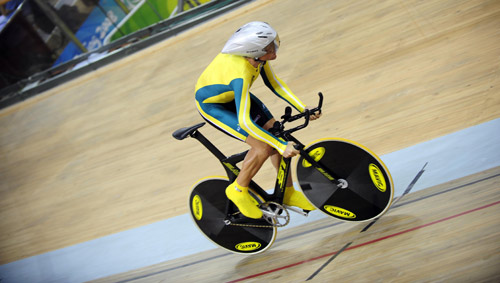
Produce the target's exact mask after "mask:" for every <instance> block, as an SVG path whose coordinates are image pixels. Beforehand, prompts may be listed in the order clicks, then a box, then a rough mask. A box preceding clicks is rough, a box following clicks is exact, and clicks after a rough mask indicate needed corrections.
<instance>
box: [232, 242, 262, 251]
mask: <svg viewBox="0 0 500 283" xmlns="http://www.w3.org/2000/svg"><path fill="white" fill-rule="evenodd" d="M261 246H262V245H261V244H260V243H257V242H244V243H239V244H237V245H236V247H235V248H236V249H237V250H239V251H242V252H248V251H254V250H256V249H258V248H260V247H261Z"/></svg>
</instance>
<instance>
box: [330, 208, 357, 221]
mask: <svg viewBox="0 0 500 283" xmlns="http://www.w3.org/2000/svg"><path fill="white" fill-rule="evenodd" d="M324 209H325V210H326V211H327V212H328V213H330V214H333V215H335V216H338V217H342V218H348V219H354V218H356V214H354V213H352V212H350V211H349V210H347V209H343V208H340V207H338V206H333V205H325V206H324Z"/></svg>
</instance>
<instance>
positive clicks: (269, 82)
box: [261, 62, 306, 112]
mask: <svg viewBox="0 0 500 283" xmlns="http://www.w3.org/2000/svg"><path fill="white" fill-rule="evenodd" d="M261 76H262V78H263V79H264V83H265V84H266V86H267V87H268V88H269V89H270V90H272V91H273V92H274V94H276V95H277V96H278V97H280V98H282V99H283V100H285V101H286V102H288V103H289V104H290V105H291V106H293V107H294V108H295V109H297V110H298V111H299V112H304V109H305V108H306V105H305V104H304V103H302V101H300V99H299V98H298V97H297V96H295V94H293V92H292V91H291V90H290V88H289V87H288V86H287V85H286V84H285V82H283V81H282V80H281V79H280V78H278V77H277V76H276V74H275V73H274V71H273V69H272V68H271V64H269V62H266V63H265V64H264V67H262V70H261Z"/></svg>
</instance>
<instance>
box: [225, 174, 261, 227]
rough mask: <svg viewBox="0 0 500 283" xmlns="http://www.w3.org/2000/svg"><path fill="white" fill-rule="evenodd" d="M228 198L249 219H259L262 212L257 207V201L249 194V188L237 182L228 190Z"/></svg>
mask: <svg viewBox="0 0 500 283" xmlns="http://www.w3.org/2000/svg"><path fill="white" fill-rule="evenodd" d="M226 196H227V198H228V199H230V200H231V201H232V202H233V203H234V204H235V205H236V206H237V207H238V209H239V210H240V212H241V213H242V214H243V215H245V216H246V217H248V218H254V219H259V218H261V217H262V211H261V210H260V209H259V208H258V207H257V205H256V203H257V202H256V201H255V199H254V198H253V197H252V196H250V193H248V188H246V187H242V186H240V185H239V184H238V183H236V181H234V182H233V183H232V184H231V185H229V186H228V187H227V188H226Z"/></svg>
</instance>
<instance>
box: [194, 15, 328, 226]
mask: <svg viewBox="0 0 500 283" xmlns="http://www.w3.org/2000/svg"><path fill="white" fill-rule="evenodd" d="M279 45H280V40H279V37H278V34H277V33H276V31H275V30H274V29H273V28H272V27H271V26H270V25H269V24H268V23H265V22H257V21H256V22H250V23H247V24H245V25H243V26H242V27H240V28H239V29H238V30H237V31H236V32H235V33H234V34H233V35H232V36H231V37H230V38H229V40H228V41H227V42H226V44H225V46H224V48H223V49H222V52H221V53H219V54H218V55H217V56H216V57H215V59H214V60H213V61H212V62H211V63H210V64H209V65H208V67H207V68H206V69H205V70H204V71H203V73H202V74H201V76H200V77H199V79H198V82H197V84H196V95H195V98H196V106H197V108H198V111H199V112H200V114H201V116H202V117H203V118H204V119H205V120H206V121H207V122H209V123H210V124H211V125H213V126H215V127H216V128H217V129H219V130H221V131H223V132H224V133H226V134H228V135H230V136H231V137H234V138H236V139H238V140H241V141H244V142H246V143H247V144H248V145H249V146H250V150H249V151H248V153H247V155H246V157H245V159H244V160H243V164H242V168H241V171H240V173H239V175H238V177H237V178H236V180H235V181H234V182H233V183H232V184H230V185H229V186H228V187H227V189H226V196H227V197H228V198H229V199H230V200H231V201H232V202H233V203H234V204H235V205H236V206H237V207H238V209H239V210H240V212H241V213H242V214H243V215H245V216H246V217H249V218H256V219H257V218H261V217H262V211H261V210H260V209H259V208H258V207H257V205H256V204H255V202H254V201H253V198H252V197H251V196H250V194H249V193H248V186H249V185H250V181H251V180H252V178H253V177H254V176H255V174H256V173H257V172H258V171H259V169H260V168H261V166H262V165H263V163H264V162H265V160H267V159H268V158H269V157H271V161H272V163H273V165H274V167H276V169H278V168H279V165H280V160H281V155H283V156H284V157H292V156H295V155H297V154H298V153H299V151H297V150H296V149H295V148H294V147H293V145H294V143H293V142H286V141H284V140H282V139H279V138H276V137H275V136H273V135H272V134H270V133H269V132H268V130H269V129H270V128H271V127H272V126H273V124H274V122H275V119H274V118H273V116H272V115H271V113H270V112H269V110H268V109H267V108H266V106H265V105H264V104H263V103H262V102H261V101H260V100H259V99H258V98H257V97H256V96H255V95H253V94H252V93H250V91H249V90H250V87H251V86H252V84H253V82H254V81H255V79H256V78H257V77H258V76H259V74H260V75H261V76H262V78H263V80H264V83H265V85H266V86H267V87H269V89H270V90H271V91H272V92H273V93H274V94H275V95H277V96H278V97H280V98H282V99H284V100H285V101H287V102H288V103H289V104H290V105H291V106H292V107H294V108H295V109H297V110H298V111H300V112H303V111H305V109H306V106H305V105H304V104H303V103H302V102H301V101H300V100H299V99H298V98H297V97H296V96H295V95H294V94H293V93H292V91H291V90H290V89H289V88H288V86H287V85H286V84H285V83H284V82H283V81H282V80H280V79H279V78H278V77H277V76H276V75H275V73H274V71H273V69H272V68H271V65H270V64H269V61H271V60H274V59H276V52H277V51H278V48H279ZM319 116H320V114H311V117H310V119H311V120H315V119H317V118H319ZM283 203H284V204H286V205H290V206H297V207H300V208H302V209H306V210H313V209H315V208H314V206H313V205H311V204H310V203H309V201H308V200H307V199H306V198H305V196H304V195H303V194H302V193H301V192H299V191H296V190H294V188H293V184H292V178H291V176H289V178H288V180H287V184H286V190H285V196H284V201H283Z"/></svg>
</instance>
